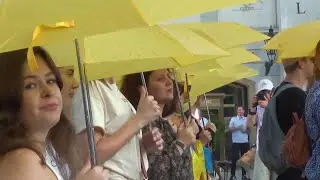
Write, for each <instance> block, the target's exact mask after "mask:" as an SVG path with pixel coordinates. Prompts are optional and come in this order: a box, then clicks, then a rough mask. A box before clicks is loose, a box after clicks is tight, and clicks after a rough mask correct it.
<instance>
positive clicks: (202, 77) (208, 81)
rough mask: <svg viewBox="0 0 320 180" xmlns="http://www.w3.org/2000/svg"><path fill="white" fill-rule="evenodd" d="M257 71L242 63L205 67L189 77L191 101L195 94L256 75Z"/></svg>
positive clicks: (194, 99)
mask: <svg viewBox="0 0 320 180" xmlns="http://www.w3.org/2000/svg"><path fill="white" fill-rule="evenodd" d="M258 74H259V73H258V72H257V71H256V70H254V69H251V68H248V67H246V66H244V65H235V66H230V67H229V68H225V69H209V70H208V69H207V70H203V71H199V72H197V73H194V74H193V76H192V77H190V79H191V82H192V84H191V86H192V88H191V91H190V97H191V102H192V103H194V102H195V101H196V98H197V96H199V95H201V94H204V93H207V92H209V91H212V90H214V89H216V88H219V87H221V86H223V85H226V84H229V83H231V82H234V81H237V80H240V79H243V78H248V77H251V76H256V75H258Z"/></svg>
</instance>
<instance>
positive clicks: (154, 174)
mask: <svg viewBox="0 0 320 180" xmlns="http://www.w3.org/2000/svg"><path fill="white" fill-rule="evenodd" d="M144 74H145V78H146V82H147V90H148V92H149V95H152V96H154V99H155V100H156V101H157V102H158V105H159V106H160V110H161V114H163V110H164V106H165V105H166V104H168V103H170V102H171V101H172V100H173V98H174V86H173V81H172V79H171V75H170V72H169V71H168V70H166V69H162V70H156V71H151V72H145V73H144ZM141 86H142V81H141V77H140V74H132V75H128V76H126V77H125V78H124V81H123V86H122V89H121V90H122V93H123V94H124V95H125V96H126V97H127V99H128V100H129V101H130V102H131V103H132V105H133V106H135V107H137V105H138V102H139V88H140V87H141ZM172 105H173V104H172ZM169 113H170V111H169V110H168V111H167V114H169ZM153 126H154V127H157V128H158V129H159V130H160V131H161V133H162V139H163V140H164V145H163V151H155V152H149V153H148V159H149V165H150V166H149V169H148V172H147V174H148V179H149V180H158V179H159V180H193V173H192V159H191V153H190V148H189V147H190V146H191V145H192V144H193V143H194V142H195V134H194V132H193V131H194V130H193V128H192V127H191V126H190V125H189V124H187V128H185V126H184V125H181V126H180V127H179V128H178V130H177V133H175V132H174V130H173V128H172V126H171V124H170V123H169V122H168V120H167V119H165V118H164V117H161V118H159V119H158V120H156V121H155V122H154V123H153Z"/></svg>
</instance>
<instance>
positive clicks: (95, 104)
mask: <svg viewBox="0 0 320 180" xmlns="http://www.w3.org/2000/svg"><path fill="white" fill-rule="evenodd" d="M81 94H82V93H81V91H78V92H77V93H76V95H75V97H74V100H73V110H74V117H73V120H74V122H75V123H74V124H75V127H76V130H77V133H78V135H77V147H78V149H79V151H80V152H79V153H80V156H81V157H82V160H83V161H84V162H85V161H86V160H88V158H89V143H88V136H87V131H86V124H85V115H84V106H83V101H82V95H81ZM90 98H91V108H92V116H93V126H94V129H95V131H94V135H95V141H96V152H97V161H98V164H103V163H104V162H105V161H106V160H108V159H110V158H111V157H112V156H113V155H114V154H115V153H116V152H118V151H119V150H120V149H121V148H122V147H123V146H124V145H125V144H126V143H127V142H128V141H129V140H130V139H131V138H132V137H133V136H134V135H135V134H136V133H137V132H138V131H139V129H140V128H141V127H140V126H139V123H138V122H137V119H136V118H135V116H134V117H132V118H131V119H130V120H128V121H127V122H126V123H125V124H124V125H123V126H122V127H121V128H120V129H119V130H117V131H116V132H115V133H113V134H112V135H111V134H106V133H105V131H104V128H105V122H106V121H109V119H108V115H107V114H106V112H105V111H106V110H105V109H104V108H103V107H104V105H103V102H102V100H101V97H100V96H99V94H98V93H97V92H96V91H95V89H93V88H92V87H91V86H90Z"/></svg>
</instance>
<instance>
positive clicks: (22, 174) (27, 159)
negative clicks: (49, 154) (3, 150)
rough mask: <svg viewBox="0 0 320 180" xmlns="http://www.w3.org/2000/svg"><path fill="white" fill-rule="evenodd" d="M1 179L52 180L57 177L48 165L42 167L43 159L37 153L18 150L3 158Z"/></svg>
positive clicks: (0, 168)
mask: <svg viewBox="0 0 320 180" xmlns="http://www.w3.org/2000/svg"><path fill="white" fill-rule="evenodd" d="M0 177H1V179H6V180H21V179H23V180H51V179H54V178H55V175H54V174H53V173H52V171H51V170H50V169H49V168H48V167H47V166H46V165H41V159H40V157H39V156H38V155H37V154H36V153H35V152H33V151H31V150H29V149H17V150H14V151H12V152H9V153H7V154H6V155H5V156H4V157H3V159H2V162H1V164H0Z"/></svg>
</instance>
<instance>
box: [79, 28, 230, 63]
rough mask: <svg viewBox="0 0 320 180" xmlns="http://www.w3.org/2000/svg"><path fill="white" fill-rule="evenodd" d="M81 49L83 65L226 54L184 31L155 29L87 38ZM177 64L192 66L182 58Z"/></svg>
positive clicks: (142, 29)
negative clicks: (84, 61) (82, 50)
mask: <svg viewBox="0 0 320 180" xmlns="http://www.w3.org/2000/svg"><path fill="white" fill-rule="evenodd" d="M84 46H85V59H86V63H91V62H105V61H120V60H130V59H146V58H148V59H151V58H163V57H171V56H193V55H211V56H214V57H221V56H226V55H229V54H228V53H227V52H225V51H224V50H222V49H221V48H219V47H218V46H217V45H215V44H214V43H212V42H209V41H208V40H206V39H204V38H203V37H201V36H199V35H197V34H196V33H194V32H192V31H191V30H189V29H187V28H175V29H173V28H162V27H158V26H153V27H146V28H135V29H130V30H124V31H119V32H113V33H106V34H102V35H96V36H91V37H87V38H85V40H84ZM177 62H178V63H179V64H181V65H183V64H186V63H187V64H188V63H193V61H191V62H187V61H186V60H184V59H181V60H180V61H177ZM155 63H156V62H155Z"/></svg>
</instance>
